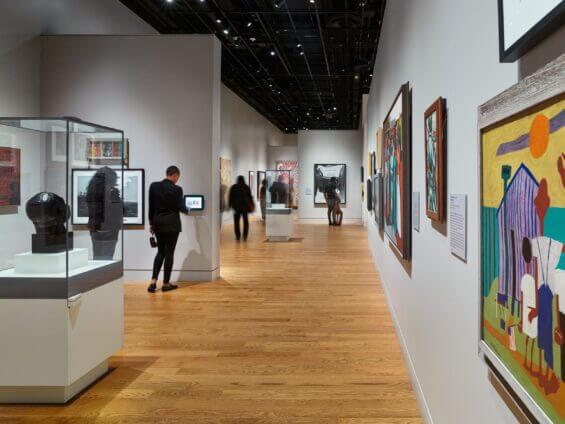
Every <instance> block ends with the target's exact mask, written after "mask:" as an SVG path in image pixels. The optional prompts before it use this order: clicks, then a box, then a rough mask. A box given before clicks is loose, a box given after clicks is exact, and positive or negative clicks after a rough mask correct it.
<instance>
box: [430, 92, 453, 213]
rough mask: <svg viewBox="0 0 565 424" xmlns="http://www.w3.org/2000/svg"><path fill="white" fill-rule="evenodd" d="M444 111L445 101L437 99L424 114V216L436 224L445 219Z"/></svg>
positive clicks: (445, 127)
mask: <svg viewBox="0 0 565 424" xmlns="http://www.w3.org/2000/svg"><path fill="white" fill-rule="evenodd" d="M445 111H446V109H445V99H444V98H442V97H439V98H438V99H437V100H436V101H435V102H434V103H433V104H432V105H431V106H430V107H429V108H428V109H427V110H426V112H425V113H424V142H425V150H426V156H425V158H424V162H425V168H426V170H425V172H426V215H427V216H428V217H429V218H430V219H432V220H434V221H438V222H443V221H444V219H445V199H446V192H445V187H446V184H445V158H446V142H447V141H446V130H447V125H446V122H447V121H446V115H445Z"/></svg>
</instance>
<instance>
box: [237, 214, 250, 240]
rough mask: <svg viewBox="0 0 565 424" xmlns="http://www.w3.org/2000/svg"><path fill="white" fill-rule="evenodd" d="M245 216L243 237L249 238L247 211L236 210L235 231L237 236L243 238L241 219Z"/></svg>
mask: <svg viewBox="0 0 565 424" xmlns="http://www.w3.org/2000/svg"><path fill="white" fill-rule="evenodd" d="M241 217H243V239H244V240H246V239H247V235H248V234H249V217H248V214H247V212H237V211H236V212H235V213H234V214H233V229H234V231H235V238H236V239H238V240H239V239H240V238H241V229H240V228H239V221H240V218H241Z"/></svg>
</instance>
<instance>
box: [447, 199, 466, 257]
mask: <svg viewBox="0 0 565 424" xmlns="http://www.w3.org/2000/svg"><path fill="white" fill-rule="evenodd" d="M449 245H450V248H451V253H453V254H454V255H455V256H458V257H459V258H461V259H463V260H464V261H466V260H467V195H466V194H451V195H449Z"/></svg>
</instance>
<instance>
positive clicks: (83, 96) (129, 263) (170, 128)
mask: <svg viewBox="0 0 565 424" xmlns="http://www.w3.org/2000/svg"><path fill="white" fill-rule="evenodd" d="M220 54H221V48H220V43H219V41H218V40H217V39H216V38H215V37H214V36H213V35H186V36H184V35H167V36H163V35H160V36H153V35H142V36H90V35H82V36H46V37H42V39H41V114H42V115H44V116H69V115H70V116H77V117H80V118H81V119H84V120H87V121H92V122H95V123H101V124H103V125H107V126H110V127H114V128H119V129H122V130H124V131H125V134H126V136H127V137H128V138H129V141H130V168H143V169H145V179H146V190H145V191H146V193H147V191H148V188H149V184H150V183H151V182H153V181H158V180H161V179H163V178H164V176H165V169H166V168H167V167H168V166H169V165H177V166H178V167H179V168H180V169H181V173H182V175H181V179H180V181H179V185H180V186H181V187H183V188H184V191H185V193H188V192H190V193H198V194H203V195H204V196H205V197H206V205H207V207H206V210H205V212H204V213H202V214H200V215H196V216H189V217H185V216H183V217H182V224H183V233H182V234H181V237H180V238H179V242H178V246H177V250H176V256H175V266H174V271H175V272H174V274H173V279H177V278H180V279H181V280H182V281H187V280H189V281H190V280H206V279H211V278H213V277H214V276H216V275H217V273H218V270H219V231H218V228H219V212H218V211H219V196H218V189H217V188H218V187H219V161H218V156H219V152H220V101H221V93H220V87H221V82H220ZM145 215H146V216H147V210H146V211H145ZM148 228H149V225H148V222H147V220H146V225H145V227H144V228H129V229H127V230H126V231H125V236H124V243H125V252H126V253H125V258H124V260H125V263H124V266H125V270H126V278H128V279H130V280H131V279H136V280H148V279H149V278H150V270H151V267H152V262H153V257H154V254H155V251H154V250H153V249H151V247H150V246H149V231H148Z"/></svg>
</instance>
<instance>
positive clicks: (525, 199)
mask: <svg viewBox="0 0 565 424" xmlns="http://www.w3.org/2000/svg"><path fill="white" fill-rule="evenodd" d="M564 87H565V54H563V55H561V56H560V57H559V58H557V59H556V60H554V61H553V62H551V63H550V64H548V65H547V66H545V67H544V68H542V69H540V70H539V71H537V72H536V73H534V74H533V75H531V76H529V77H526V78H524V79H523V80H521V81H520V82H519V83H517V84H516V85H514V86H512V87H510V88H509V89H507V90H505V91H504V92H502V93H500V94H499V95H497V96H496V97H494V98H492V99H490V100H488V101H487V102H486V103H484V104H483V105H481V106H479V108H478V140H477V141H478V151H479V154H478V163H477V173H478V175H477V178H478V180H479V185H478V186H479V189H478V199H479V201H478V202H477V210H476V213H477V215H478V219H479V226H478V230H477V232H478V240H479V243H478V246H477V256H478V258H479V273H478V275H479V277H478V281H477V288H478V292H479V293H478V298H479V304H478V320H477V325H478V326H479V332H478V336H479V339H478V345H479V352H480V356H481V357H483V359H485V362H487V364H488V365H489V367H491V368H492V369H494V372H495V374H497V375H499V376H500V378H501V379H502V381H504V383H505V387H506V391H507V392H508V393H509V395H510V397H511V398H512V401H513V403H514V404H515V405H518V406H519V407H520V408H521V409H523V410H524V415H526V416H531V415H533V417H534V418H533V419H532V420H531V421H532V422H543V423H545V422H548V423H549V422H563V420H564V419H565V413H564V412H563V409H562V408H561V405H562V403H560V401H559V398H558V397H556V396H555V394H556V393H557V392H559V391H561V390H564V389H565V379H564V378H563V377H565V375H564V374H561V375H557V374H558V372H559V371H557V370H558V368H557V367H556V365H557V358H556V355H559V354H561V355H562V357H563V355H564V354H565V351H563V346H561V347H559V346H558V345H559V342H558V341H557V340H558V337H557V336H555V332H554V329H555V328H556V327H557V325H558V323H559V320H560V318H564V317H565V311H563V309H562V307H561V306H560V303H558V302H556V301H555V294H557V293H559V292H562V290H563V283H562V280H561V279H559V278H557V274H559V273H564V272H565V269H564V266H563V264H562V263H561V262H558V263H557V264H555V263H553V262H550V259H544V258H550V257H557V258H560V257H563V251H562V248H561V246H560V245H563V244H564V243H565V237H564V236H563V233H562V231H561V229H562V225H563V222H564V220H565V192H564V191H563V180H564V176H563V171H560V169H559V168H560V167H561V169H563V163H564V159H565V158H563V153H562V152H563V150H562V146H563V145H564V144H565V133H564V129H563V128H564V126H565V125H564V123H563V119H562V117H563V116H564V115H565V88H564ZM540 124H541V125H540ZM540 129H541V131H540ZM560 164H561V166H560ZM556 250H557V252H555V251H556ZM536 251H537V252H538V253H535V252H536ZM532 252H534V253H532ZM541 269H544V274H543V275H542V274H541V272H539V271H537V270H541ZM552 277H554V278H555V280H554V281H553V282H551V281H550V280H553V278H552ZM542 299H543V300H542ZM556 309H557V310H556ZM531 310H535V311H536V313H537V314H536V317H535V318H536V319H537V322H536V321H533V320H530V318H529V317H528V313H527V312H528V311H531ZM524 311H526V312H524ZM560 316H561V317H560ZM541 317H543V320H545V322H546V323H549V324H548V325H545V324H544V325H538V324H539V320H541V319H542V318H541ZM554 317H556V319H555V318H554ZM556 320H557V321H556ZM533 333H535V334H533ZM528 339H531V340H528ZM527 340H528V341H530V344H529V346H532V345H533V344H534V343H535V344H537V346H536V350H535V353H534V352H532V351H531V349H530V350H529V349H528V348H527V346H528V345H527V344H526V341H527ZM542 350H543V354H542ZM528 351H529V354H528ZM538 352H539V355H540V356H539V359H541V360H542V361H543V363H541V364H534V365H532V363H533V359H532V355H533V356H537V354H538ZM554 352H559V353H554ZM548 353H550V354H551V357H552V360H551V361H548ZM528 357H529V358H528ZM542 358H543V359H542ZM536 359H537V358H536ZM526 360H529V361H530V366H529V367H528V366H525V363H526V364H527V362H526ZM553 361H555V362H554V363H553V364H550V363H549V362H553ZM554 365H555V366H554ZM541 366H543V368H545V370H546V371H545V372H547V373H548V374H549V377H550V378H551V375H550V374H551V373H553V374H554V375H557V378H556V380H553V381H555V382H556V383H557V387H555V386H553V387H549V386H548V384H549V380H546V379H543V380H542V379H538V378H537V372H539V369H540V368H538V367H541ZM550 369H552V371H551V373H550V372H549V370H550ZM560 371H561V373H565V369H564V368H561V370H560Z"/></svg>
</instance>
